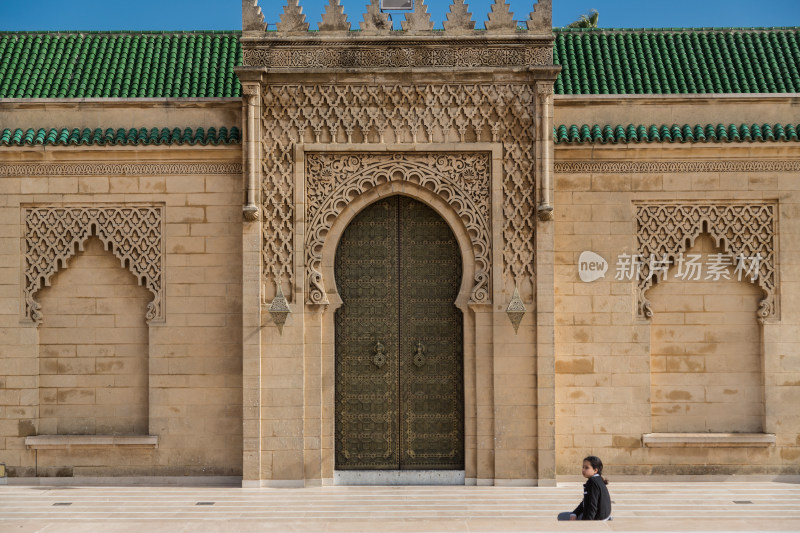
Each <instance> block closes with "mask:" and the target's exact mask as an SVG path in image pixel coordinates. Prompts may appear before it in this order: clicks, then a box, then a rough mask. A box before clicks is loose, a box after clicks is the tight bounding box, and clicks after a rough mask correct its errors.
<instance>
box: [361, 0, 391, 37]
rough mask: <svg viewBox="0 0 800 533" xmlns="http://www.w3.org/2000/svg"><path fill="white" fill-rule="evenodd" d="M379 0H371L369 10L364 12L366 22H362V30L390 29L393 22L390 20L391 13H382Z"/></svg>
mask: <svg viewBox="0 0 800 533" xmlns="http://www.w3.org/2000/svg"><path fill="white" fill-rule="evenodd" d="M378 2H379V0H370V3H369V4H368V5H367V11H366V13H364V22H362V23H361V31H380V32H384V31H389V30H391V29H392V23H391V22H389V15H388V14H387V13H381V9H380V5H379V4H378Z"/></svg>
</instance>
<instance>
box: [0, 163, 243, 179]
mask: <svg viewBox="0 0 800 533" xmlns="http://www.w3.org/2000/svg"><path fill="white" fill-rule="evenodd" d="M241 173H242V164H241V163H13V164H3V163H0V176H164V175H168V176H169V175H173V176H174V175H185V174H191V175H218V174H241Z"/></svg>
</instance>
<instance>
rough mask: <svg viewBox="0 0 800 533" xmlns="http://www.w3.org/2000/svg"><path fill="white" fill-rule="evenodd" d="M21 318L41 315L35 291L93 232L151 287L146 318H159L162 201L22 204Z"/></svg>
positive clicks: (161, 317)
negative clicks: (158, 203) (141, 203)
mask: <svg viewBox="0 0 800 533" xmlns="http://www.w3.org/2000/svg"><path fill="white" fill-rule="evenodd" d="M24 218H25V235H24V256H25V267H24V276H25V279H24V280H23V284H22V286H23V292H24V294H23V297H24V301H25V306H24V310H23V315H24V318H26V319H29V320H32V321H33V322H34V323H36V324H37V325H38V324H39V323H40V322H41V320H42V313H41V306H40V305H39V303H38V302H37V301H36V300H35V299H34V297H35V296H36V292H37V291H38V290H39V289H41V288H42V287H43V286H47V285H49V284H50V279H51V278H52V277H53V274H55V273H56V272H58V270H59V269H61V268H66V266H67V262H68V261H69V259H70V258H71V257H72V256H74V255H75V254H76V253H77V252H78V251H79V250H82V249H83V243H84V242H86V240H87V239H88V238H89V237H92V236H97V237H98V238H99V239H100V241H102V243H103V245H104V246H105V248H106V250H109V251H111V252H112V253H113V254H114V255H115V256H116V257H117V258H118V259H119V260H120V264H121V265H122V267H123V268H127V269H128V270H130V271H131V272H132V273H133V274H134V275H135V276H136V278H137V280H138V281H139V284H140V285H143V286H145V287H146V288H147V289H149V290H150V292H152V293H153V301H152V302H150V303H149V304H147V314H146V319H147V321H148V323H152V322H163V321H164V287H163V271H164V268H163V267H164V265H163V257H164V253H163V221H164V208H163V206H122V207H119V206H92V207H86V206H60V207H38V206H37V207H26V208H24Z"/></svg>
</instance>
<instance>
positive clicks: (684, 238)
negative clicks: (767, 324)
mask: <svg viewBox="0 0 800 533" xmlns="http://www.w3.org/2000/svg"><path fill="white" fill-rule="evenodd" d="M777 207H778V206H777V204H776V203H775V202H758V201H754V202H747V203H744V202H663V203H650V202H648V203H637V204H636V236H637V245H638V252H637V253H638V257H640V258H655V259H656V260H658V261H663V258H665V257H666V258H667V261H668V263H669V264H675V260H676V258H677V256H678V255H679V254H683V253H684V252H686V251H687V250H688V249H689V248H691V246H692V245H693V243H694V241H695V239H696V238H697V237H698V236H699V235H700V234H701V233H704V232H705V233H708V234H709V235H711V237H712V238H713V239H714V240H715V241H716V246H717V247H721V248H722V249H723V250H724V251H725V252H727V253H728V254H732V255H733V256H736V257H738V256H743V257H747V258H753V257H759V258H760V259H759V262H758V270H757V272H754V274H755V277H756V279H754V280H753V281H754V282H757V283H758V286H759V287H760V288H761V291H762V293H763V295H764V297H763V299H762V300H761V302H760V303H759V310H758V316H759V318H761V319H765V318H776V317H777V316H778V309H777V277H778V270H777V265H776V260H775V259H776V245H777V242H776V235H777V227H776V213H777ZM754 270H755V269H754ZM656 277H657V276H654V275H650V265H649V264H648V261H646V260H645V261H642V263H641V265H640V269H639V276H638V315H639V316H640V317H641V318H650V317H652V316H653V311H652V309H651V306H650V302H649V301H648V300H647V297H646V292H647V290H648V289H649V288H650V287H651V286H652V285H653V283H654V280H655V278H656Z"/></svg>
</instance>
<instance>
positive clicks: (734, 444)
mask: <svg viewBox="0 0 800 533" xmlns="http://www.w3.org/2000/svg"><path fill="white" fill-rule="evenodd" d="M642 443H643V444H644V445H645V446H646V447H647V448H766V447H769V446H775V434H773V433H646V434H644V435H643V436H642Z"/></svg>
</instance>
